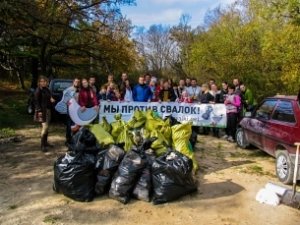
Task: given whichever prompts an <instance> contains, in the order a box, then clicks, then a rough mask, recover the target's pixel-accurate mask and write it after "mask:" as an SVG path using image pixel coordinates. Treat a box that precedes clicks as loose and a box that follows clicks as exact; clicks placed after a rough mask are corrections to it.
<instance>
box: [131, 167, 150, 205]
mask: <svg viewBox="0 0 300 225" xmlns="http://www.w3.org/2000/svg"><path fill="white" fill-rule="evenodd" d="M151 179H152V178H151V169H150V167H149V166H147V167H146V168H144V169H143V171H142V175H141V176H140V178H139V179H138V181H137V183H136V185H135V187H134V190H133V196H134V197H135V198H136V199H139V200H142V201H146V202H150V197H151V189H152V181H151Z"/></svg>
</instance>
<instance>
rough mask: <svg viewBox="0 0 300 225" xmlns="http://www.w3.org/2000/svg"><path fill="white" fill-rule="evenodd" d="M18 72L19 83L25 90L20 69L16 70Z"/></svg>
mask: <svg viewBox="0 0 300 225" xmlns="http://www.w3.org/2000/svg"><path fill="white" fill-rule="evenodd" d="M16 74H17V77H18V80H19V84H20V85H21V88H22V89H23V90H25V85H24V79H23V76H22V74H21V73H20V72H19V71H18V70H17V71H16Z"/></svg>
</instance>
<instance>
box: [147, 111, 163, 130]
mask: <svg viewBox="0 0 300 225" xmlns="http://www.w3.org/2000/svg"><path fill="white" fill-rule="evenodd" d="M164 125H165V123H164V121H163V120H162V119H161V118H160V117H159V116H158V115H157V114H155V112H153V111H152V110H147V112H146V123H145V129H146V130H148V131H150V132H151V131H154V130H160V129H161V128H162V127H164Z"/></svg>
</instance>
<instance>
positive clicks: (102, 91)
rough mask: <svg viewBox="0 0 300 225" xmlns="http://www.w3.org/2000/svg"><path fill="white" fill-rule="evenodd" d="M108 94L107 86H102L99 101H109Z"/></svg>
mask: <svg viewBox="0 0 300 225" xmlns="http://www.w3.org/2000/svg"><path fill="white" fill-rule="evenodd" d="M106 93H107V89H106V86H105V85H102V87H101V89H100V91H99V99H100V100H104V101H106V100H107V96H106Z"/></svg>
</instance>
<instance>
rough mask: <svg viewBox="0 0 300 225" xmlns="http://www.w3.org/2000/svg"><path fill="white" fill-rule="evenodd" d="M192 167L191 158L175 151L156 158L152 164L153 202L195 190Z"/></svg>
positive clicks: (173, 198) (160, 201)
mask: <svg viewBox="0 0 300 225" xmlns="http://www.w3.org/2000/svg"><path fill="white" fill-rule="evenodd" d="M192 168H193V164H192V160H191V159H189V158H188V157H187V156H185V155H183V154H181V153H180V152H177V151H171V152H168V153H167V154H165V155H164V156H162V157H159V158H158V159H156V160H155V161H154V162H153V164H152V182H153V191H154V193H153V203H154V204H161V203H166V202H169V201H173V200H176V199H178V198H180V197H181V196H184V195H187V194H189V193H191V192H194V191H196V190H197V184H196V183H195V181H194V179H193V176H192Z"/></svg>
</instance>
